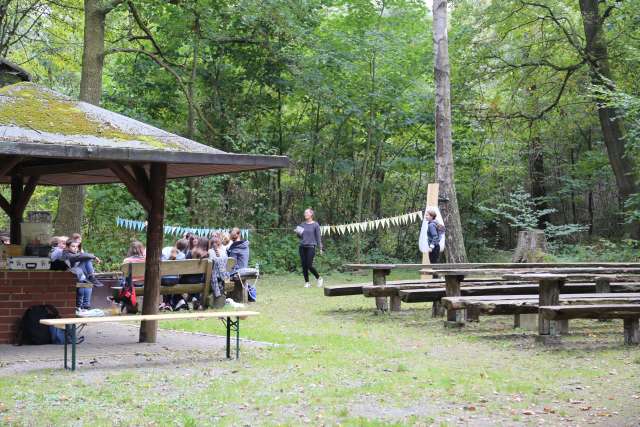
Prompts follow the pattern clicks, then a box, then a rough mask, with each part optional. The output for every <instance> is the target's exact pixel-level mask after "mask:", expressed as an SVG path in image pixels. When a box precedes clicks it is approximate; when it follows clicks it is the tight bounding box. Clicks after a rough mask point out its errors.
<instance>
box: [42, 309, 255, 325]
mask: <svg viewBox="0 0 640 427" xmlns="http://www.w3.org/2000/svg"><path fill="white" fill-rule="evenodd" d="M258 314H260V313H258V312H257V311H200V312H195V313H171V314H142V315H140V314H135V315H125V316H102V317H67V318H62V319H42V320H40V323H42V324H43V325H48V326H56V325H70V324H74V323H75V324H78V323H106V322H141V321H143V320H179V319H206V318H224V317H248V316H257V315H258Z"/></svg>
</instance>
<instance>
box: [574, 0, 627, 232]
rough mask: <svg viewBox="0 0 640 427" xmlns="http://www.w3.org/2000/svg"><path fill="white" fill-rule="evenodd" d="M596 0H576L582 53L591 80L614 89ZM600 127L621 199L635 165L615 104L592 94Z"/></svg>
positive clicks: (598, 85) (602, 19)
mask: <svg viewBox="0 0 640 427" xmlns="http://www.w3.org/2000/svg"><path fill="white" fill-rule="evenodd" d="M599 4H600V1H598V0H580V12H581V14H582V23H583V26H584V34H585V39H586V49H585V54H586V56H587V61H588V64H589V70H590V74H591V83H592V84H593V85H594V86H596V87H599V88H602V89H603V90H605V91H613V90H615V82H614V80H613V75H612V73H611V69H610V67H609V52H608V48H607V41H606V39H605V36H604V28H603V23H604V17H603V16H602V15H601V14H600V10H599ZM596 107H597V109H598V118H599V119H600V128H601V129H602V136H603V139H604V143H605V146H606V147H607V154H608V156H609V163H610V164H611V168H612V169H613V174H614V175H615V178H616V185H617V187H618V193H619V195H620V198H621V199H622V201H623V202H624V201H626V200H627V199H628V198H629V196H631V195H632V194H634V193H637V192H638V185H637V182H636V178H637V177H636V174H635V165H634V161H633V159H632V158H631V157H630V156H628V155H627V154H628V153H627V152H626V148H625V129H624V122H623V120H622V115H621V114H620V113H619V112H618V111H617V110H616V108H614V107H612V106H609V105H607V103H606V99H603V98H602V97H597V98H596ZM630 231H631V235H632V237H633V238H635V239H638V238H640V222H637V221H636V222H634V223H633V224H632V225H631V230H630Z"/></svg>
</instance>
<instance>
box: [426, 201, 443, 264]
mask: <svg viewBox="0 0 640 427" xmlns="http://www.w3.org/2000/svg"><path fill="white" fill-rule="evenodd" d="M437 217H438V214H437V213H436V211H435V210H433V209H429V210H427V221H429V228H428V231H427V236H428V237H429V262H430V263H431V264H437V263H438V259H439V258H440V234H439V233H438V223H437V222H436V218H437Z"/></svg>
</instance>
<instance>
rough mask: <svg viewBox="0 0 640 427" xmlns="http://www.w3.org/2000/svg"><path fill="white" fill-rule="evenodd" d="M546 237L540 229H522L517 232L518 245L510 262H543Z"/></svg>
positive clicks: (545, 250)
mask: <svg viewBox="0 0 640 427" xmlns="http://www.w3.org/2000/svg"><path fill="white" fill-rule="evenodd" d="M546 252H547V239H546V238H545V235H544V231H542V230H524V231H520V232H519V233H518V245H517V246H516V250H515V253H514V254H513V258H511V262H524V263H526V262H529V263H531V262H544V255H545V253H546Z"/></svg>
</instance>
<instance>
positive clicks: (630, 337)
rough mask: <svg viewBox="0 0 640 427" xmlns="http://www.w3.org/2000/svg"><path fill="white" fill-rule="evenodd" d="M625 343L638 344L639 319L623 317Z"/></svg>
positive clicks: (639, 338) (639, 340)
mask: <svg viewBox="0 0 640 427" xmlns="http://www.w3.org/2000/svg"><path fill="white" fill-rule="evenodd" d="M624 343H625V345H638V344H640V319H638V318H635V319H624Z"/></svg>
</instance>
